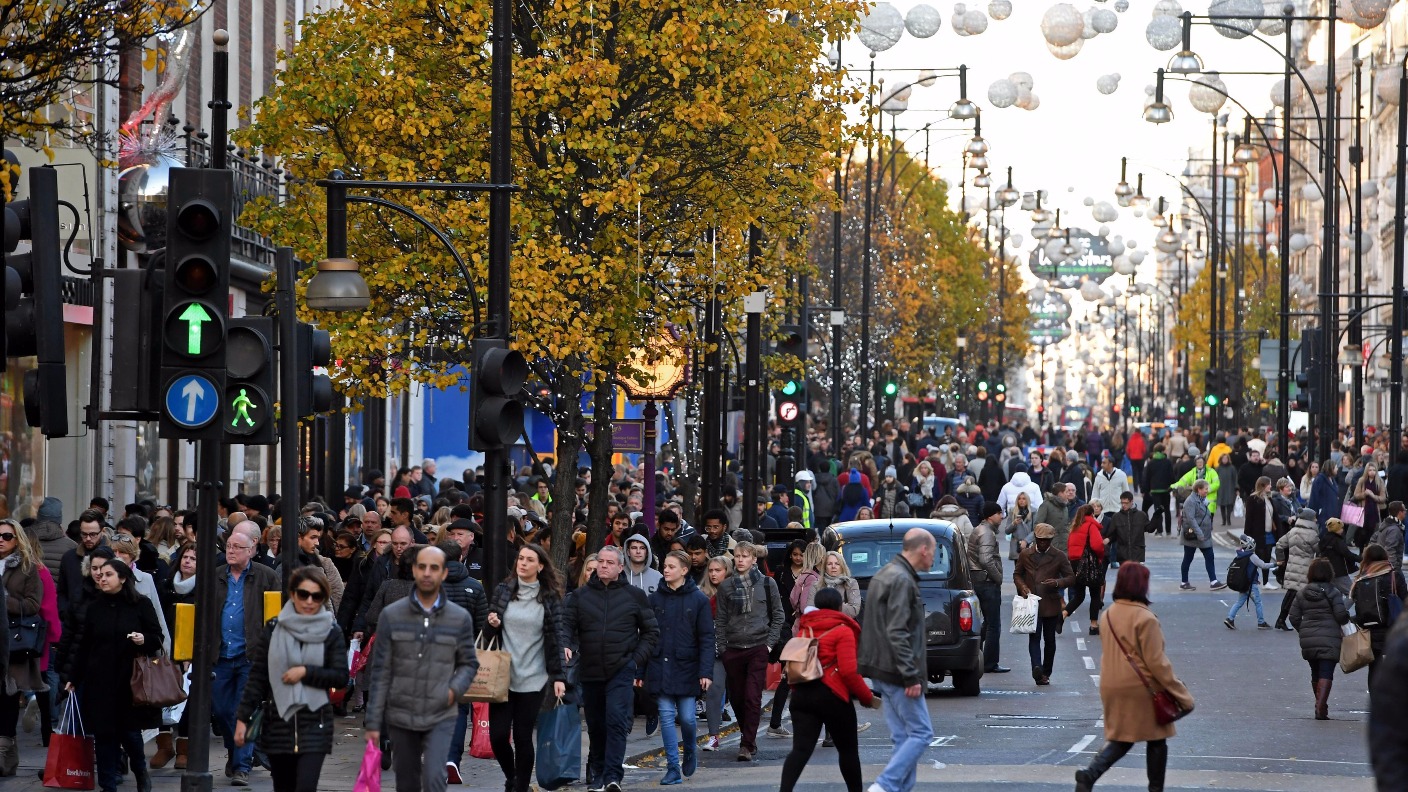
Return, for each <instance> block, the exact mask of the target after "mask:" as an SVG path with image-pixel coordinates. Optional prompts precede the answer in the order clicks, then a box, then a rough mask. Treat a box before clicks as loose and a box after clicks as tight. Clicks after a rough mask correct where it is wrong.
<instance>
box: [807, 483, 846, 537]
mask: <svg viewBox="0 0 1408 792" xmlns="http://www.w3.org/2000/svg"><path fill="white" fill-rule="evenodd" d="M813 473H815V474H816V485H815V486H813V487H812V491H811V496H812V519H813V520H815V521H816V524H817V525H826V524H829V523H830V522H831V521H832V520H833V519H834V518H835V517H836V509H837V507H838V504H837V501H838V500H840V498H841V488H840V487H839V486H838V485H837V484H836V477H835V476H833V475H831V471H829V470H823V471H813Z"/></svg>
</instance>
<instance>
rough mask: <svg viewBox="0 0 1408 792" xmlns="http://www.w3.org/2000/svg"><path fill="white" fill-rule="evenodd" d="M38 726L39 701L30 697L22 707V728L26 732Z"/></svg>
mask: <svg viewBox="0 0 1408 792" xmlns="http://www.w3.org/2000/svg"><path fill="white" fill-rule="evenodd" d="M37 728H39V702H38V700H36V699H30V700H29V703H28V704H26V705H25V707H24V730H25V732H26V733H30V732H33V731H34V730H35V729H37Z"/></svg>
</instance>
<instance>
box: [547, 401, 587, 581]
mask: <svg viewBox="0 0 1408 792" xmlns="http://www.w3.org/2000/svg"><path fill="white" fill-rule="evenodd" d="M555 384H556V387H555V388H554V394H553V395H554V397H555V398H556V401H557V404H558V405H559V407H560V410H561V411H560V412H558V413H557V414H556V415H554V416H553V418H554V421H555V423H556V424H557V478H556V479H555V480H554V482H553V488H552V502H553V510H552V563H553V566H555V567H557V568H558V569H560V570H563V572H564V574H566V573H567V571H568V570H569V569H570V567H569V565H568V563H567V559H568V558H569V557H570V556H571V554H572V524H573V521H574V520H575V519H576V512H577V509H576V506H577V486H576V485H577V457H578V456H579V455H580V454H581V451H582V445H583V443H584V442H585V441H586V437H585V434H584V432H585V421H584V420H583V417H582V379H581V378H580V377H572V376H566V375H563V376H560V377H558V378H557V382H556V383H555Z"/></svg>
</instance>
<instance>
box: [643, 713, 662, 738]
mask: <svg viewBox="0 0 1408 792" xmlns="http://www.w3.org/2000/svg"><path fill="white" fill-rule="evenodd" d="M659 730H660V716H659V715H646V716H645V736H646V737H649V736H650V735H652V734H654V733H655V732H657V731H659Z"/></svg>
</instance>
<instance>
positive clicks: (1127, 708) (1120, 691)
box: [1100, 599, 1193, 742]
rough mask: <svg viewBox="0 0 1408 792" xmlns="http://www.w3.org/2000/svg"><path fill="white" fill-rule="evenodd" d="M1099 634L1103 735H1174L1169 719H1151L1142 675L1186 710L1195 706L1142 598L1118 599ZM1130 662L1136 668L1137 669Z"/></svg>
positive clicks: (1130, 738) (1122, 738)
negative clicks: (1139, 600) (1103, 720)
mask: <svg viewBox="0 0 1408 792" xmlns="http://www.w3.org/2000/svg"><path fill="white" fill-rule="evenodd" d="M1100 636H1101V637H1100V643H1101V650H1100V704H1101V706H1102V707H1103V710H1104V713H1105V739H1106V740H1107V741H1118V742H1147V741H1149V740H1167V739H1168V738H1170V737H1172V736H1174V734H1175V733H1176V730H1175V729H1174V727H1173V724H1172V723H1166V724H1160V723H1159V722H1158V721H1157V720H1155V719H1154V708H1153V707H1152V706H1150V704H1149V689H1148V688H1146V687H1145V686H1144V679H1147V680H1148V681H1149V684H1150V685H1151V686H1152V687H1153V688H1154V689H1155V690H1166V691H1168V693H1169V695H1171V696H1173V699H1174V701H1177V702H1178V704H1179V705H1180V706H1182V707H1183V708H1184V709H1192V708H1193V695H1192V694H1191V693H1189V692H1188V688H1187V687H1186V686H1184V684H1183V683H1182V682H1181V681H1179V679H1178V677H1177V676H1175V675H1174V673H1173V665H1172V664H1171V663H1170V662H1169V660H1168V655H1166V654H1165V653H1164V631H1163V627H1162V626H1161V625H1160V624H1159V619H1158V617H1157V616H1155V615H1154V612H1153V611H1152V610H1150V608H1149V606H1148V605H1146V604H1144V603H1142V602H1134V601H1133V600H1126V599H1117V600H1115V601H1114V602H1113V603H1111V604H1110V606H1109V607H1108V608H1106V609H1105V611H1104V612H1103V613H1101V614H1100ZM1121 645H1123V647H1124V648H1123V649H1121V648H1120V647H1121ZM1126 652H1128V653H1129V656H1128V658H1126V656H1125V653H1126ZM1131 663H1133V664H1134V665H1136V666H1138V667H1139V672H1138V673H1136V672H1135V670H1134V667H1133V666H1131ZM1140 673H1142V674H1143V675H1144V678H1143V679H1141V678H1140V676H1139V674H1140Z"/></svg>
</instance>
